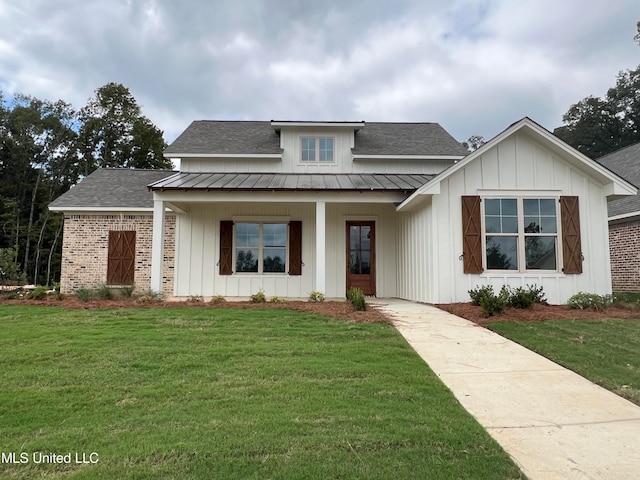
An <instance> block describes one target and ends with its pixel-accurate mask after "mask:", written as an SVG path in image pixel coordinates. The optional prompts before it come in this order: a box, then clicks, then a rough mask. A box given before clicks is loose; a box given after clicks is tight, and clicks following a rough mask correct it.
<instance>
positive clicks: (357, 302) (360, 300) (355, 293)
mask: <svg viewBox="0 0 640 480" xmlns="http://www.w3.org/2000/svg"><path fill="white" fill-rule="evenodd" d="M347 298H348V299H349V301H350V302H351V304H352V305H353V308H355V309H356V310H357V311H364V310H366V308H367V304H366V301H365V297H364V293H363V292H362V290H361V289H359V288H356V287H351V288H350V289H349V290H348V291H347Z"/></svg>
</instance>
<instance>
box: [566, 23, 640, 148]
mask: <svg viewBox="0 0 640 480" xmlns="http://www.w3.org/2000/svg"><path fill="white" fill-rule="evenodd" d="M636 31H637V33H636V35H635V36H634V37H633V39H634V40H635V41H636V43H638V45H640V22H637V24H636ZM562 121H563V122H564V125H563V126H561V127H558V128H556V129H555V130H554V131H553V133H554V134H555V135H556V136H558V137H559V138H561V139H562V140H564V141H565V142H567V143H568V144H569V145H571V146H572V147H574V148H576V149H577V150H579V151H580V152H582V153H584V154H585V155H587V156H588V157H591V158H599V157H601V156H603V155H606V154H608V153H611V152H613V151H615V150H618V149H620V148H623V147H626V146H628V145H631V144H632V143H636V142H640V65H638V67H636V69H635V70H626V71H621V72H619V73H618V76H617V79H616V85H615V87H612V88H610V89H609V90H608V91H607V94H606V96H605V97H604V98H598V97H594V96H589V97H586V98H584V99H582V100H580V101H579V102H578V103H576V104H574V105H571V107H569V110H568V111H567V113H565V114H564V115H563V116H562Z"/></svg>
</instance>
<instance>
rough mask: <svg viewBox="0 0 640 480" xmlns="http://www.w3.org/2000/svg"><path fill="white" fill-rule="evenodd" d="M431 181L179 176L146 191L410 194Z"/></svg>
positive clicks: (425, 177) (310, 176)
mask: <svg viewBox="0 0 640 480" xmlns="http://www.w3.org/2000/svg"><path fill="white" fill-rule="evenodd" d="M433 177H434V175H417V174H415V175H414V174H346V173H345V174H294V173H178V174H176V175H172V176H170V177H168V178H165V179H163V180H160V181H158V182H155V183H152V184H150V185H149V190H151V191H167V190H181V191H186V190H201V191H202V190H204V191H212V190H244V191H299V190H306V191H343V192H344V191H352V192H354V191H355V192H362V191H376V190H377V191H387V192H410V191H413V190H415V189H417V188H418V187H421V186H422V185H424V184H425V183H427V182H428V181H429V180H431V179H432V178H433Z"/></svg>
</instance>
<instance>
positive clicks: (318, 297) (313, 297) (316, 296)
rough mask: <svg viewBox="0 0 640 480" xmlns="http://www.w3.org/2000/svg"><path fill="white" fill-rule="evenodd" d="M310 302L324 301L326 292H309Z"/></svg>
mask: <svg viewBox="0 0 640 480" xmlns="http://www.w3.org/2000/svg"><path fill="white" fill-rule="evenodd" d="M309 301H310V302H324V293H322V292H317V291H313V292H311V293H309Z"/></svg>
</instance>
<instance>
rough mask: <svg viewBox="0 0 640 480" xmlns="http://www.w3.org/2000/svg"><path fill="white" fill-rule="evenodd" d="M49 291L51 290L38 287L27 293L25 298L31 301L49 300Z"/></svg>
mask: <svg viewBox="0 0 640 480" xmlns="http://www.w3.org/2000/svg"><path fill="white" fill-rule="evenodd" d="M48 291H49V289H48V288H47V287H43V286H37V287H36V288H34V289H33V290H29V291H28V292H27V293H26V295H25V298H28V299H30V300H44V299H45V298H47V292H48Z"/></svg>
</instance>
